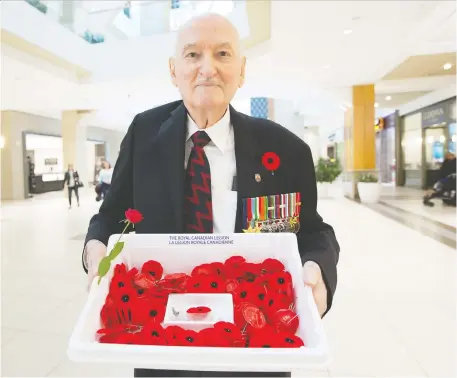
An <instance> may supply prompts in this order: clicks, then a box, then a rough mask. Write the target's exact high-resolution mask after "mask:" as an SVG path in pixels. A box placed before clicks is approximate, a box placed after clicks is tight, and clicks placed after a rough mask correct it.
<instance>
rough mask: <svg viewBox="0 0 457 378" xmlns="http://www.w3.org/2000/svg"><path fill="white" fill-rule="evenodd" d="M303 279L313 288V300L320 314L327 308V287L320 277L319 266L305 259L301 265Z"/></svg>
mask: <svg viewBox="0 0 457 378" xmlns="http://www.w3.org/2000/svg"><path fill="white" fill-rule="evenodd" d="M303 281H304V283H305V285H306V286H308V287H310V288H311V289H312V290H313V296H314V301H315V302H316V304H317V309H318V310H319V314H320V316H322V315H323V314H324V312H325V311H326V310H327V288H326V287H325V282H324V279H323V278H322V272H321V268H320V267H319V265H317V264H316V263H315V262H314V261H307V262H306V263H305V265H304V266H303Z"/></svg>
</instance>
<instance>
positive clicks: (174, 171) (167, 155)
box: [155, 103, 187, 233]
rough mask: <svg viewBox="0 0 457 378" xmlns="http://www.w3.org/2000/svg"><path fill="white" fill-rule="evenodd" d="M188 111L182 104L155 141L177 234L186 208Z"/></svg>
mask: <svg viewBox="0 0 457 378" xmlns="http://www.w3.org/2000/svg"><path fill="white" fill-rule="evenodd" d="M186 117H187V111H186V108H185V106H184V104H183V103H181V104H180V105H179V106H178V107H177V108H176V109H175V110H173V112H172V113H171V116H170V118H168V119H167V120H166V121H165V122H164V123H163V124H162V125H161V127H160V130H159V134H158V136H157V139H156V141H155V144H156V145H157V148H158V150H159V154H160V156H161V158H162V159H163V160H162V162H161V164H160V167H161V169H162V171H163V172H162V175H163V177H164V186H165V187H166V188H168V190H169V193H170V199H171V203H172V208H171V211H172V212H173V217H174V220H175V223H176V226H177V232H178V233H180V232H182V231H183V206H184V198H183V197H184V173H185V172H184V150H185V143H186V133H187V122H186V121H187V118H186Z"/></svg>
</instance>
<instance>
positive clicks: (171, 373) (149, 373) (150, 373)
mask: <svg viewBox="0 0 457 378" xmlns="http://www.w3.org/2000/svg"><path fill="white" fill-rule="evenodd" d="M134 376H135V377H291V376H292V373H290V372H278V373H276V372H237V371H189V370H187V371H186V370H156V369H154V370H152V369H135V370H134Z"/></svg>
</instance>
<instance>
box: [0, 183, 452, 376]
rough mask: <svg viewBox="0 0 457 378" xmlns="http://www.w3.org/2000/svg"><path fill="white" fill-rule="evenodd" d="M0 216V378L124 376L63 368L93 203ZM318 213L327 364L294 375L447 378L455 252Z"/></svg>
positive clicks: (125, 371) (352, 214)
mask: <svg viewBox="0 0 457 378" xmlns="http://www.w3.org/2000/svg"><path fill="white" fill-rule="evenodd" d="M65 194H66V192H55V193H48V194H45V195H40V196H36V197H35V198H33V199H30V200H25V201H18V202H12V203H6V204H4V205H2V212H1V224H2V245H1V247H2V376H54V377H63V376H72V377H77V376H110V377H117V376H119V377H120V376H125V377H128V376H132V375H133V370H132V367H129V366H107V365H97V364H93V365H89V364H77V363H74V362H70V361H69V360H68V358H67V356H66V348H67V344H68V338H69V336H70V334H71V332H72V327H73V326H74V324H75V321H76V319H77V316H78V314H79V312H80V311H81V309H82V306H83V304H84V301H85V298H86V295H87V294H86V275H85V274H84V272H83V270H82V267H81V249H82V246H83V239H84V234H85V231H86V228H87V224H88V221H89V218H90V216H91V215H92V214H93V213H94V212H95V211H97V207H98V204H97V203H96V202H95V201H94V196H93V192H92V191H91V190H88V189H86V190H85V191H83V192H82V196H81V197H82V200H81V207H80V208H73V209H72V210H68V209H67V200H66V197H65ZM319 210H320V213H321V214H322V216H323V217H324V219H325V220H326V221H328V222H329V223H330V224H332V225H333V226H334V228H335V230H336V233H337V237H338V240H339V242H340V244H341V254H340V262H339V283H338V289H337V292H336V297H335V301H334V305H333V309H332V310H331V312H330V313H329V315H328V316H327V317H326V318H325V322H324V324H325V327H326V331H327V333H328V338H329V342H330V345H331V348H332V354H333V362H332V363H331V365H330V367H329V368H328V369H327V370H325V371H297V372H294V376H302V375H306V376H319V377H320V376H334V377H336V376H351V377H354V376H364V377H366V376H373V377H374V376H376V377H386V376H414V377H426V376H430V377H438V376H441V377H450V376H455V373H456V370H455V355H456V345H455V334H456V324H455V318H456V312H455V311H456V308H455V298H456V291H455V289H456V288H455V263H456V254H455V249H453V248H450V247H449V246H446V245H445V244H443V243H440V242H438V241H436V240H434V239H433V238H430V237H428V236H424V235H422V234H421V233H419V232H418V231H415V230H413V229H411V228H409V227H407V226H405V225H402V224H400V223H399V222H398V221H395V220H393V219H390V218H388V217H386V216H384V215H380V214H379V213H377V212H375V210H373V209H370V208H367V207H365V206H363V205H360V204H358V203H355V202H353V201H351V200H348V199H325V200H321V201H320V204H319Z"/></svg>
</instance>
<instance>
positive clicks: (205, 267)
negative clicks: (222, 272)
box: [190, 264, 214, 277]
mask: <svg viewBox="0 0 457 378" xmlns="http://www.w3.org/2000/svg"><path fill="white" fill-rule="evenodd" d="M211 274H214V268H213V266H212V265H211V264H202V265H198V266H196V267H195V268H194V269H193V270H192V273H191V274H190V275H191V276H192V277H194V276H199V275H211Z"/></svg>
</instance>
